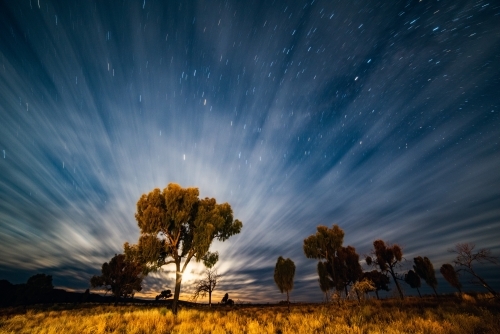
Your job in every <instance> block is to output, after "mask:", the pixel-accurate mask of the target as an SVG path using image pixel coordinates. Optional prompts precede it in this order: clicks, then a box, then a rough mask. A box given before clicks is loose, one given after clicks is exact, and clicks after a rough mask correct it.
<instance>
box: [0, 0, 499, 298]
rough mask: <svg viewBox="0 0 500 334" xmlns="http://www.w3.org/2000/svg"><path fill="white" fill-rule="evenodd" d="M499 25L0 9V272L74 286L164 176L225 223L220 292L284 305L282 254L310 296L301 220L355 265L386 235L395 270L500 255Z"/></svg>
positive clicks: (421, 18) (242, 10) (173, 10)
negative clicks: (399, 262)
mask: <svg viewBox="0 0 500 334" xmlns="http://www.w3.org/2000/svg"><path fill="white" fill-rule="evenodd" d="M499 22H500V6H499V5H498V4H496V3H495V2H487V1H452V2H448V1H427V0H421V1H395V2H373V1H348V2H342V1H326V0H325V1H322V0H312V1H255V2H253V1H250V2H248V1H244V2H242V1H232V0H226V1H170V0H169V1H152V0H141V1H62V0H61V1H57V0H21V1H14V0H7V1H2V2H1V3H0V253H1V254H2V255H1V256H0V272H1V277H0V279H2V278H3V279H8V280H9V281H11V282H13V283H21V282H25V281H26V279H27V278H28V277H29V276H31V275H33V274H36V273H39V272H44V273H46V274H51V275H53V277H54V285H55V286H56V287H62V288H67V289H75V290H84V289H86V288H88V287H89V279H90V277H91V276H92V275H94V274H97V273H98V272H99V270H100V267H101V265H102V263H103V262H105V261H109V259H110V258H111V257H112V256H113V255H114V254H116V253H121V252H123V243H124V242H125V241H128V242H132V243H135V242H136V241H137V238H138V236H139V228H138V227H137V223H136V221H135V219H134V213H135V205H136V203H137V200H138V199H139V197H140V196H141V194H143V193H146V192H149V191H150V190H152V189H153V188H156V187H159V188H164V187H166V186H167V184H168V183H170V182H175V183H179V184H180V185H181V186H183V187H188V186H195V187H198V188H199V189H200V196H201V197H205V196H208V197H215V198H216V199H217V201H218V202H226V201H227V202H229V203H230V204H231V206H232V208H233V211H234V215H235V218H238V219H240V220H241V221H242V222H243V229H242V231H241V233H240V234H239V235H237V236H234V237H232V238H231V239H229V240H228V241H226V242H224V243H217V242H215V243H214V244H213V245H212V250H218V251H219V253H220V260H219V263H218V265H217V267H218V270H219V273H221V274H223V275H224V280H223V282H222V283H221V286H220V290H219V291H218V293H221V294H223V292H230V295H231V296H232V297H231V298H233V299H234V300H235V301H257V300H260V301H271V302H272V301H279V300H281V299H282V298H283V296H282V295H281V294H280V293H279V290H278V289H277V287H276V286H275V284H274V281H273V270H274V265H275V263H276V259H277V258H278V256H283V257H285V258H288V257H289V258H291V259H292V260H293V261H294V262H295V264H296V266H297V271H296V276H295V288H294V290H293V291H292V293H291V300H303V301H321V298H322V293H321V290H320V289H319V285H318V282H317V278H318V277H317V273H316V262H315V261H313V260H309V259H306V258H305V256H304V254H303V251H302V244H303V240H304V238H306V237H307V236H309V235H311V234H313V233H315V231H316V226H317V225H319V224H323V225H327V226H330V227H331V226H332V224H338V225H339V226H340V227H341V228H342V229H343V230H344V231H345V239H344V244H345V245H352V246H354V247H356V249H357V251H358V253H359V254H360V255H361V258H363V255H366V254H368V253H369V252H370V250H371V248H372V243H373V241H374V240H375V239H378V238H381V239H383V240H385V241H387V242H389V243H398V244H400V245H401V246H402V247H403V252H404V256H405V258H406V259H407V260H409V261H408V263H407V264H406V266H407V267H408V268H410V267H411V266H410V264H411V263H410V262H411V260H412V259H413V257H416V256H427V257H429V258H430V259H431V261H432V262H433V264H434V268H435V269H436V270H438V269H439V267H440V266H441V265H442V264H443V263H450V262H451V261H452V259H453V254H450V253H449V252H448V249H450V248H453V247H454V245H455V244H456V243H458V242H474V243H476V245H477V246H478V247H485V248H490V249H491V250H492V252H493V253H494V254H495V255H497V256H498V255H499V254H500V244H499V242H498V241H499V240H500V172H499V171H500V153H499V139H500V138H499V137H500V129H499V125H500V95H499V92H500V91H499V87H500V23H499ZM365 268H367V267H366V265H365ZM497 269H498V268H492V267H485V268H483V271H484V275H485V276H486V277H488V278H489V280H490V281H491V282H492V285H493V286H496V287H497V288H498V287H499V286H500V279H499V278H498V274H495V271H496V270H497ZM173 270H174V268H169V267H165V271H164V272H163V273H157V274H154V275H152V276H151V277H148V278H147V279H146V280H145V283H144V291H143V293H144V294H146V295H148V294H151V295H154V294H157V293H158V291H159V290H161V289H164V288H166V287H168V288H173V277H174V276H173ZM202 270H203V268H202V266H201V265H200V264H195V263H193V264H191V265H190V267H189V268H188V271H189V273H187V274H186V275H185V277H184V280H183V286H182V289H183V292H184V293H185V295H184V296H187V294H188V293H189V291H190V289H191V287H190V282H192V280H193V279H196V278H197V277H198V274H199V273H200V272H201V271H202ZM402 270H404V268H403V269H402ZM436 276H438V277H439V278H438V280H439V285H438V291H440V292H449V291H452V290H451V287H449V286H448V285H447V283H446V282H445V281H444V279H443V278H442V277H441V276H440V274H439V272H438V273H437V274H436ZM463 281H464V283H465V281H466V279H463ZM403 287H404V288H405V289H406V290H407V293H412V291H411V290H412V289H410V288H409V287H408V286H404V284H403ZM476 289H477V290H478V291H479V290H480V288H476ZM393 290H394V288H393ZM424 291H425V288H424ZM429 291H430V290H429ZM391 293H392V292H391ZM215 296H218V295H217V294H216V295H215ZM181 298H183V297H181ZM217 298H218V297H217Z"/></svg>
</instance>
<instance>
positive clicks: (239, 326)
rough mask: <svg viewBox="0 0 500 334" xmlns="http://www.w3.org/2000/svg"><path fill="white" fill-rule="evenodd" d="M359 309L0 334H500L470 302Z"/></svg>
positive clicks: (269, 311)
mask: <svg viewBox="0 0 500 334" xmlns="http://www.w3.org/2000/svg"><path fill="white" fill-rule="evenodd" d="M469 297H470V298H473V299H474V298H475V297H473V296H468V297H466V299H465V300H460V299H458V298H456V299H453V300H451V299H449V300H445V299H441V300H435V299H426V300H419V299H415V298H408V299H407V300H405V301H404V302H402V301H398V300H386V301H376V300H370V301H368V302H365V303H364V304H363V305H358V304H357V303H355V302H347V303H343V304H341V305H340V306H339V305H320V304H316V305H293V306H292V309H291V312H288V311H287V309H286V307H285V306H250V305H248V306H235V307H234V308H220V307H219V308H217V307H216V308H213V309H208V308H205V307H200V308H192V309H181V310H180V311H179V313H178V315H177V317H174V315H173V314H172V312H171V311H170V310H168V309H166V308H158V307H146V306H117V307H114V306H97V305H94V306H92V305H80V306H68V305H55V306H51V307H32V308H28V309H26V310H25V309H13V308H10V309H3V310H0V333H47V334H62V333H190V334H196V333H234V334H236V333H249V334H250V333H283V334H284V333H500V316H499V315H500V305H498V303H495V302H494V301H491V300H481V299H477V300H476V299H474V300H475V302H474V303H471V299H470V298H469Z"/></svg>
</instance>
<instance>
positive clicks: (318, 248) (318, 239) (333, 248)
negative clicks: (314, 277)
mask: <svg viewBox="0 0 500 334" xmlns="http://www.w3.org/2000/svg"><path fill="white" fill-rule="evenodd" d="M316 230H317V231H316V233H315V234H313V235H310V236H309V237H307V238H306V239H304V245H303V249H304V254H305V255H306V257H307V258H309V259H318V260H320V263H323V264H322V265H320V264H318V275H319V279H320V284H321V285H322V286H323V287H322V290H323V289H329V287H335V288H336V289H337V290H340V291H341V290H342V289H343V288H344V285H343V284H340V282H341V281H342V273H340V272H338V271H336V270H335V265H334V264H335V258H336V256H337V251H338V250H339V249H340V248H341V247H342V243H343V242H344V231H343V230H342V229H341V228H340V227H339V226H338V225H333V226H332V228H328V227H326V226H323V225H320V226H318V227H317V228H316ZM322 260H325V261H322ZM320 266H321V268H320ZM325 272H326V273H327V274H328V276H329V277H328V279H329V280H330V283H329V284H327V283H326V281H325V280H326V277H325ZM322 281H323V283H321V282H322ZM323 291H324V292H326V291H325V290H323Z"/></svg>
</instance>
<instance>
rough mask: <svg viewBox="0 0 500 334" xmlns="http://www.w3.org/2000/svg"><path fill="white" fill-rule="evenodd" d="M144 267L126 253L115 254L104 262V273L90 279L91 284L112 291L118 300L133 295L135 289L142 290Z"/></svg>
mask: <svg viewBox="0 0 500 334" xmlns="http://www.w3.org/2000/svg"><path fill="white" fill-rule="evenodd" d="M143 269H144V267H143V266H142V265H141V264H140V263H138V262H135V261H133V260H131V259H128V258H127V257H126V256H125V255H124V254H118V255H116V254H115V256H113V258H112V259H111V261H109V263H108V262H104V263H103V265H102V268H101V273H102V275H100V276H95V275H94V276H93V277H92V278H91V279H90V285H91V286H92V287H93V288H97V287H104V288H105V289H106V290H108V291H111V292H112V293H113V295H114V296H115V298H116V299H115V300H116V302H118V299H119V298H120V297H125V298H127V297H131V296H133V295H134V293H135V291H141V290H142V286H141V283H142V279H143V278H144V276H143V275H142V273H143ZM116 302H115V304H116Z"/></svg>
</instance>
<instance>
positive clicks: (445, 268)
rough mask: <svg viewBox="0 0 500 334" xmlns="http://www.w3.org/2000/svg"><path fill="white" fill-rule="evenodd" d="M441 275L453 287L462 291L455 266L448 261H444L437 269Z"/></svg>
mask: <svg viewBox="0 0 500 334" xmlns="http://www.w3.org/2000/svg"><path fill="white" fill-rule="evenodd" d="M439 271H440V272H441V275H443V277H444V279H445V280H446V281H447V282H448V283H449V284H450V285H451V286H452V287H454V288H456V289H457V290H458V292H460V293H462V284H460V280H459V279H458V273H457V272H456V271H455V268H453V266H452V265H451V264H449V263H445V264H443V265H442V266H441V268H440V269H439Z"/></svg>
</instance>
